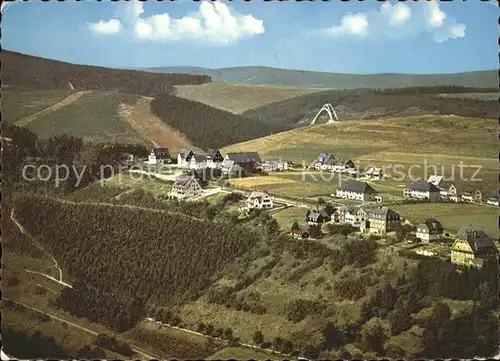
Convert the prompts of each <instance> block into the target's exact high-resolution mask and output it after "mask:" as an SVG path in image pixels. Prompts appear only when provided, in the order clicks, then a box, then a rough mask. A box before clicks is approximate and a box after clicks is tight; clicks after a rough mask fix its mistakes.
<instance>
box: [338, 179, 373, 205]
mask: <svg viewBox="0 0 500 361" xmlns="http://www.w3.org/2000/svg"><path fill="white" fill-rule="evenodd" d="M376 195H377V191H376V190H375V189H373V188H372V186H370V185H369V184H368V183H366V182H359V181H357V180H353V179H350V180H348V181H345V182H344V183H342V185H341V186H340V187H339V188H338V189H337V192H336V196H337V197H338V198H343V199H354V200H359V201H362V202H368V201H375V196H376Z"/></svg>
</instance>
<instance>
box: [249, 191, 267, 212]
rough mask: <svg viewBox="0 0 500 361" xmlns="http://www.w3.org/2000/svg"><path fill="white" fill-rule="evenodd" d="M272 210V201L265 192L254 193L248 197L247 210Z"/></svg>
mask: <svg viewBox="0 0 500 361" xmlns="http://www.w3.org/2000/svg"><path fill="white" fill-rule="evenodd" d="M255 208H256V209H264V208H273V200H272V198H271V197H270V196H269V194H267V192H258V191H254V192H252V193H251V194H250V196H248V199H247V209H255Z"/></svg>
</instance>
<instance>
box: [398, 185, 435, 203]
mask: <svg viewBox="0 0 500 361" xmlns="http://www.w3.org/2000/svg"><path fill="white" fill-rule="evenodd" d="M403 195H404V197H406V198H415V199H428V200H430V201H437V200H438V199H439V197H440V191H439V188H438V187H436V186H435V185H434V184H432V183H429V182H426V181H423V180H420V181H414V182H410V183H408V184H407V185H406V187H405V189H404V190H403Z"/></svg>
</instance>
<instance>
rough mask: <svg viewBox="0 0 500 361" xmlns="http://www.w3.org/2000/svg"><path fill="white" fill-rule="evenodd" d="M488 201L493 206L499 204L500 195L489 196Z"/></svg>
mask: <svg viewBox="0 0 500 361" xmlns="http://www.w3.org/2000/svg"><path fill="white" fill-rule="evenodd" d="M486 203H487V204H489V205H492V206H498V205H499V204H500V202H499V199H498V196H496V197H490V198H488V200H487V201H486Z"/></svg>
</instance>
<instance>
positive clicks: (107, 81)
mask: <svg viewBox="0 0 500 361" xmlns="http://www.w3.org/2000/svg"><path fill="white" fill-rule="evenodd" d="M208 82H211V78H210V77H209V76H207V75H190V74H160V73H149V72H146V71H137V70H123V69H110V68H104V67H98V66H89V65H76V64H70V63H66V62H62V61H57V60H49V59H43V58H39V57H35V56H30V55H25V54H21V53H16V52H12V51H7V50H4V51H2V83H3V84H7V85H9V86H12V87H20V88H34V89H61V88H66V89H67V88H68V86H69V85H68V83H71V84H72V85H73V87H74V88H75V89H76V90H100V89H104V90H118V91H121V92H124V93H134V94H141V95H148V96H152V95H156V94H162V93H167V92H170V91H172V90H173V89H174V85H186V84H204V83H208Z"/></svg>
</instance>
